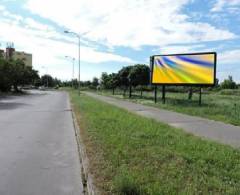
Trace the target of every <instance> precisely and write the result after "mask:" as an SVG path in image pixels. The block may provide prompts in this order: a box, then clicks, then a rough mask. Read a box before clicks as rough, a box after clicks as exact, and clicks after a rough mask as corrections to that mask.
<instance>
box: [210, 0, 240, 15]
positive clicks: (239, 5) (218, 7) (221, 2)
mask: <svg viewBox="0 0 240 195" xmlns="http://www.w3.org/2000/svg"><path fill="white" fill-rule="evenodd" d="M223 8H224V10H223ZM239 9H240V0H217V1H216V3H215V4H214V6H213V8H212V9H211V11H212V12H221V11H226V10H227V11H230V12H232V13H233V12H236V11H239Z"/></svg>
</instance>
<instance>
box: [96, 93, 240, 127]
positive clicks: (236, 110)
mask: <svg viewBox="0 0 240 195" xmlns="http://www.w3.org/2000/svg"><path fill="white" fill-rule="evenodd" d="M98 93H99V94H101V95H107V96H112V97H116V98H120V99H125V100H129V101H132V102H135V103H140V104H144V105H148V106H152V107H156V108H162V109H166V110H171V111H175V112H179V113H184V114H188V115H194V116H199V117H203V118H207V119H212V120H216V121H222V122H224V123H229V124H233V125H237V126H240V103H239V102H240V96H239V95H231V94H230V95H221V94H219V93H214V92H212V93H209V94H203V96H202V106H199V105H198V98H199V97H198V94H196V93H194V95H193V99H192V100H188V99H187V96H188V94H187V93H173V92H167V93H166V103H165V104H162V100H161V93H159V94H158V102H157V103H156V104H155V103H154V99H153V92H144V93H143V96H142V97H141V96H140V94H139V93H138V92H135V93H134V94H133V96H132V98H131V99H130V98H128V96H127V95H126V96H123V95H122V92H121V91H116V95H114V96H113V95H112V92H111V91H110V90H109V91H107V90H103V91H99V92H98Z"/></svg>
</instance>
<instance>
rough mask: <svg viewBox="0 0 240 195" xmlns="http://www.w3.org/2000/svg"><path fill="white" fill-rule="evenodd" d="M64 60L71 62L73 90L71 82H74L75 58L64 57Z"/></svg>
mask: <svg viewBox="0 0 240 195" xmlns="http://www.w3.org/2000/svg"><path fill="white" fill-rule="evenodd" d="M65 58H70V59H71V60H72V63H73V64H72V88H73V81H74V61H75V58H73V57H70V56H65Z"/></svg>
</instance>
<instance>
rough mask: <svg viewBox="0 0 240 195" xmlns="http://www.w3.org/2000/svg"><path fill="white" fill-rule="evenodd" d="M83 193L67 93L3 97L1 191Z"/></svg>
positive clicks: (17, 194)
mask: <svg viewBox="0 0 240 195" xmlns="http://www.w3.org/2000/svg"><path fill="white" fill-rule="evenodd" d="M82 193H83V186H82V182H81V166H80V161H79V155H78V151H77V142H76V138H75V132H74V126H73V120H72V115H71V108H70V103H69V98H68V95H67V93H65V92H53V91H52V92H50V91H49V92H38V91H32V92H31V94H30V95H24V96H11V97H5V98H1V97H0V195H75V194H76V195H79V194H82Z"/></svg>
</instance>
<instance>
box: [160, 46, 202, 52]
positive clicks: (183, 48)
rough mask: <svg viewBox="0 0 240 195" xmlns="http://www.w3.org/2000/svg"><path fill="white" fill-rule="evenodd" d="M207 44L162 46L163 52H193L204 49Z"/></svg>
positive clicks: (161, 50)
mask: <svg viewBox="0 0 240 195" xmlns="http://www.w3.org/2000/svg"><path fill="white" fill-rule="evenodd" d="M204 48H205V45H203V44H199V45H169V46H165V47H161V48H160V53H161V54H177V53H193V52H199V51H201V52H202V51H204V50H205V49H204Z"/></svg>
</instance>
